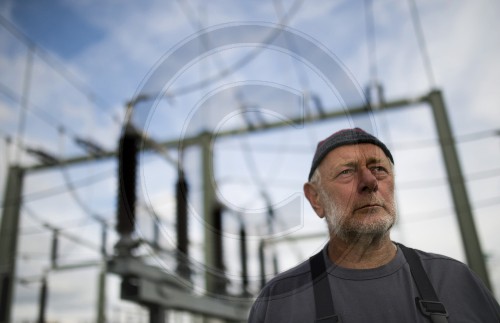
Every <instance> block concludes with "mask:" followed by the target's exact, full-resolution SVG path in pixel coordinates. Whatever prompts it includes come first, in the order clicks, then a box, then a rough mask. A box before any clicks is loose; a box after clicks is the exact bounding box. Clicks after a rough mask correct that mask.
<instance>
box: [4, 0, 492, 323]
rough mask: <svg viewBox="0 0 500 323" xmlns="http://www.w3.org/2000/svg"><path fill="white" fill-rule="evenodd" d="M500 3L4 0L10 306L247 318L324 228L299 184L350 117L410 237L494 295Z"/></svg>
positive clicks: (31, 313)
mask: <svg viewBox="0 0 500 323" xmlns="http://www.w3.org/2000/svg"><path fill="white" fill-rule="evenodd" d="M499 13H500V4H499V3H498V2H495V1H486V0H482V1H454V2H449V1H430V0H409V1H391V0H386V1H371V0H365V1H362V0H355V1H314V2H307V1H300V0H293V1H292V0H274V1H252V2H249V1H248V2H239V1H238V2H237V1H224V0H217V1H210V2H205V1H199V0H186V1H183V0H178V1H173V0H172V1H159V0H158V1H157V0H153V1H143V2H137V1H112V0H106V1H92V0H84V1H69V0H58V1H55V0H51V1H43V2H42V1H35V0H23V1H9V0H6V1H3V2H1V3H0V71H1V73H0V147H1V156H0V179H1V184H2V185H1V188H0V189H1V191H0V193H1V194H0V197H1V201H2V204H1V205H2V212H1V216H2V218H1V222H0V225H1V232H0V233H1V236H0V240H1V245H0V255H1V257H0V269H1V270H2V272H1V274H2V285H1V286H2V300H1V302H2V303H1V309H0V310H1V311H2V314H1V315H0V320H1V319H3V321H1V322H7V321H9V317H10V320H11V322H35V321H40V319H41V318H43V320H45V321H47V322H96V321H97V322H167V321H168V322H198V321H207V320H209V319H208V318H209V317H211V318H218V319H219V320H226V321H230V320H232V321H238V320H240V321H244V320H245V319H244V315H246V311H247V308H248V304H249V303H250V302H251V301H252V298H253V297H255V296H256V295H257V293H258V292H259V290H260V288H261V286H262V283H263V282H265V281H267V280H269V279H270V278H272V277H273V275H275V274H276V273H277V272H281V271H284V270H286V269H288V268H290V267H292V266H294V265H296V264H298V263H299V262H301V261H303V260H305V259H307V258H308V257H310V256H311V255H313V254H314V253H316V252H317V251H318V250H319V249H321V248H322V246H323V245H324V244H325V243H326V241H327V230H326V224H325V223H324V222H323V221H322V220H320V219H319V218H318V217H317V216H316V215H315V214H314V212H313V211H312V209H311V208H310V207H309V205H308V203H307V201H306V200H305V198H304V196H303V194H302V185H303V183H304V182H305V181H306V180H307V176H308V172H309V167H310V162H311V160H312V156H313V154H314V150H315V148H316V144H317V142H318V141H320V140H322V139H324V138H325V137H327V136H329V135H330V134H331V133H333V132H334V131H337V130H340V129H342V128H345V127H354V126H361V127H363V128H365V129H366V130H368V131H369V132H371V133H373V134H375V135H377V136H378V137H379V138H381V139H382V140H383V141H384V142H385V143H386V144H387V145H388V147H389V148H390V150H391V151H392V154H393V155H394V159H395V167H396V190H397V202H398V209H399V219H398V222H397V224H396V226H395V228H394V229H393V234H392V238H393V240H395V241H399V242H402V243H404V244H406V245H409V246H412V247H415V248H419V249H422V250H425V251H428V252H435V253H441V254H445V255H447V256H450V257H453V258H456V259H458V260H460V261H463V262H466V263H468V264H469V265H470V266H471V267H472V268H473V269H477V271H478V274H479V275H480V276H481V277H483V278H484V277H487V279H488V284H489V285H490V287H491V290H492V291H493V293H494V295H495V296H496V297H497V299H498V297H499V295H500V235H499V234H498V233H499V232H500V231H499V229H500V217H499V215H498V211H499V210H500V166H499V165H500V113H499V112H498V111H499V110H498V104H499V102H500V94H499V93H500V92H499V91H498V89H497V85H498V84H499V78H500V63H499V62H498V59H497V58H498V57H499V56H500V42H499V39H500V38H499V34H498V30H500V26H499V24H500V22H498V19H497V17H498V14H499ZM443 111H445V114H444V115H443V114H442V113H441V114H439V113H440V112H443ZM9 295H11V296H9ZM221 313H226V314H221ZM228 313H229V314H228ZM224 315H226V316H224ZM231 315H232V316H231Z"/></svg>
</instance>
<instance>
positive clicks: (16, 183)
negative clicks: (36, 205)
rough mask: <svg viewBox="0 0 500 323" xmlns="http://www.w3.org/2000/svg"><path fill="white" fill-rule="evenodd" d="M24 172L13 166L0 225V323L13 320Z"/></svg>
mask: <svg viewBox="0 0 500 323" xmlns="http://www.w3.org/2000/svg"><path fill="white" fill-rule="evenodd" d="M23 174H24V171H23V169H22V168H20V167H19V166H11V167H10V168H9V174H8V178H7V184H6V187H5V195H4V200H3V204H4V205H3V213H2V223H1V227H0V309H1V310H0V323H7V322H10V321H11V320H10V316H11V308H12V298H13V294H14V278H15V272H16V268H15V267H16V250H17V236H18V229H19V211H20V207H21V192H22V186H23V185H22V184H23Z"/></svg>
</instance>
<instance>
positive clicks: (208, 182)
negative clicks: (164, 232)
mask: <svg viewBox="0 0 500 323" xmlns="http://www.w3.org/2000/svg"><path fill="white" fill-rule="evenodd" d="M200 144H201V150H202V152H201V154H202V176H203V184H202V185H203V215H202V216H203V219H204V226H205V228H204V244H205V267H207V268H208V269H209V270H207V271H206V274H205V287H206V290H207V292H209V293H213V292H215V291H216V290H217V281H216V279H215V276H214V275H213V274H212V273H211V271H212V270H215V268H216V267H217V264H216V245H215V241H216V234H218V233H217V232H215V230H214V227H213V224H214V221H215V219H214V212H213V210H214V208H215V205H216V196H215V183H214V176H213V159H212V157H213V156H212V144H213V143H212V135H211V134H210V133H203V134H201V135H200Z"/></svg>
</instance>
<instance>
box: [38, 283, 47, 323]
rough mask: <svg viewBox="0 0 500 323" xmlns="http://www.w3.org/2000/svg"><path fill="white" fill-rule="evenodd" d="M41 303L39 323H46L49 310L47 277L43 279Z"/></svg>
mask: <svg viewBox="0 0 500 323" xmlns="http://www.w3.org/2000/svg"><path fill="white" fill-rule="evenodd" d="M39 302H40V307H39V308H38V323H45V322H46V321H45V312H46V308H47V276H43V277H42V284H41V286H40V301H39Z"/></svg>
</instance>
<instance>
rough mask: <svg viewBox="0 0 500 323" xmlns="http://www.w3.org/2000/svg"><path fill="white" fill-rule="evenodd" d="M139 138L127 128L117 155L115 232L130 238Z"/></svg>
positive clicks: (131, 129)
mask: <svg viewBox="0 0 500 323" xmlns="http://www.w3.org/2000/svg"><path fill="white" fill-rule="evenodd" d="M139 142H140V138H139V135H138V134H137V132H135V131H134V130H133V128H132V127H131V126H128V127H127V129H126V130H125V132H124V133H123V136H122V138H121V140H120V146H119V155H118V181H119V182H118V221H117V225H116V231H117V232H118V233H119V234H120V235H121V236H130V235H131V234H132V232H133V231H134V226H135V202H136V173H137V159H138V152H139Z"/></svg>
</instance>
